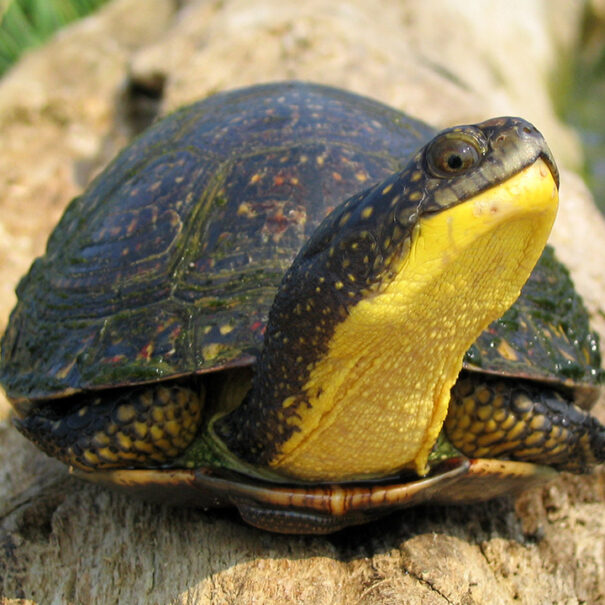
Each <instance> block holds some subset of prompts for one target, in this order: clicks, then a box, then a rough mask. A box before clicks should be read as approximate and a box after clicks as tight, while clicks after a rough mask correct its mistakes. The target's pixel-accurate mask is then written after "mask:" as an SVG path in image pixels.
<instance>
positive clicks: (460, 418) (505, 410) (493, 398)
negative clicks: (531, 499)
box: [444, 374, 605, 473]
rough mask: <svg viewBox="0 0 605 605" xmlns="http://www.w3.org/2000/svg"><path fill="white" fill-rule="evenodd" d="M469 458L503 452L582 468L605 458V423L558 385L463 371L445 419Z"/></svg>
mask: <svg viewBox="0 0 605 605" xmlns="http://www.w3.org/2000/svg"><path fill="white" fill-rule="evenodd" d="M444 428H445V432H446V434H447V437H448V439H449V440H450V441H451V443H452V444H453V445H454V446H455V447H456V448H457V449H459V450H460V451H461V452H462V453H463V454H465V455H466V456H469V457H471V458H504V459H510V460H521V461H525V462H535V463H537V464H546V465H549V466H552V467H554V468H556V469H557V470H564V471H571V472H574V473H582V472H586V471H587V470H589V469H590V467H591V466H593V465H595V464H598V463H600V462H604V461H605V426H603V425H602V424H601V423H600V422H599V421H598V420H597V419H596V418H595V417H594V416H591V415H590V414H589V413H587V412H585V411H583V410H581V409H580V408H578V407H577V406H576V405H574V404H573V402H572V401H570V400H569V399H566V398H565V397H564V395H562V394H561V393H560V392H559V391H557V390H555V389H550V388H548V387H545V386H544V385H539V384H533V383H531V382H529V381H522V380H517V379H515V380H507V379H505V378H489V377H486V376H482V375H481V374H466V375H464V374H463V375H461V377H460V379H459V380H458V382H457V383H456V384H455V385H454V387H453V388H452V396H451V402H450V406H449V411H448V416H447V418H446V421H445V424H444Z"/></svg>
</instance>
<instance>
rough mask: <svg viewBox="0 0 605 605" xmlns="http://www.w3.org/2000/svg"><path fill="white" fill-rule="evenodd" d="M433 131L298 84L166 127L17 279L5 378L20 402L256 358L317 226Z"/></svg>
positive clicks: (187, 113)
mask: <svg viewBox="0 0 605 605" xmlns="http://www.w3.org/2000/svg"><path fill="white" fill-rule="evenodd" d="M431 135H432V130H431V129H430V128H429V127H427V126H425V125H424V124H422V123H420V122H417V121H415V120H412V119H410V118H408V117H407V116H405V115H404V114H402V113H400V112H398V111H395V110H393V109H390V108H388V107H386V106H384V105H382V104H380V103H378V102H375V101H371V100H369V99H364V98H361V97H359V96H356V95H353V94H350V93H347V92H343V91H340V90H336V89H332V88H326V87H323V86H317V85H309V84H301V83H288V84H271V85H265V86H258V87H254V88H248V89H244V90H240V91H234V92H229V93H225V94H219V95H216V96H213V97H212V98H210V99H208V100H205V101H202V102H199V103H196V104H194V105H191V106H189V107H186V108H184V109H182V110H180V111H178V112H176V113H175V114H173V115H171V116H170V117H169V118H167V119H165V120H162V121H160V122H158V123H157V124H156V125H155V126H153V127H152V128H150V129H149V130H148V131H147V132H145V133H144V134H143V135H142V136H141V137H140V138H138V139H137V140H136V141H135V142H134V143H133V144H132V145H130V146H129V147H127V148H126V149H125V150H124V151H123V152H122V153H121V154H120V155H119V156H118V157H117V158H116V159H115V160H114V161H113V163H112V164H111V165H110V166H109V167H108V168H107V169H106V170H105V172H103V173H102V174H101V175H100V176H99V177H98V178H97V179H96V180H95V181H94V182H93V183H92V185H91V186H90V187H89V188H88V189H87V191H86V192H85V193H84V194H83V195H82V196H81V197H79V198H76V199H75V200H73V202H72V203H71V205H70V206H69V207H68V209H67V210H66V212H65V214H64V216H63V218H62V220H61V221H60V223H59V224H58V226H57V227H56V229H55V230H54V232H53V234H52V235H51V237H50V240H49V242H48V248H47V252H46V255H45V256H44V257H42V258H39V259H37V260H36V261H35V262H34V264H33V266H32V268H31V269H30V272H29V274H28V275H27V276H26V277H25V278H24V279H23V280H22V281H21V283H20V285H19V287H18V290H17V294H18V298H19V303H18V305H17V307H16V308H15V310H14V311H13V314H12V316H11V319H10V323H9V327H8V329H7V332H6V334H5V336H4V340H3V342H2V364H0V372H1V373H0V382H2V383H3V384H4V385H5V387H6V389H7V391H8V393H9V396H10V397H11V398H12V399H13V400H15V401H16V402H18V401H22V400H25V399H29V400H35V399H40V398H48V397H57V396H61V395H65V394H68V393H71V392H75V391H78V390H81V389H89V388H103V387H107V386H116V385H126V384H135V383H140V382H146V381H154V380H159V379H164V378H169V377H173V376H178V375H185V374H192V373H196V372H207V371H209V370H212V369H215V368H221V367H228V366H233V365H243V364H249V363H252V362H253V360H254V357H255V355H256V353H257V351H258V349H259V347H260V346H261V344H262V340H263V332H264V327H265V323H266V318H267V314H268V310H269V307H270V305H271V302H272V300H273V297H274V293H275V290H276V287H277V285H278V284H279V282H280V280H281V277H282V275H283V273H284V271H285V269H286V268H287V267H288V266H289V264H290V263H291V261H292V259H293V257H294V256H295V254H296V253H297V252H298V250H299V249H300V247H301V246H302V244H303V243H304V242H305V241H306V240H307V239H308V237H309V235H310V233H312V232H313V231H314V230H315V228H316V227H317V225H318V224H319V222H320V221H321V220H322V219H323V217H324V216H325V215H326V214H327V213H328V212H330V211H331V210H332V209H333V208H334V207H335V206H336V205H338V204H339V203H341V202H342V201H344V200H345V199H346V198H347V197H349V196H350V195H351V194H353V193H355V192H358V191H360V190H363V189H365V188H367V187H369V186H370V185H372V184H373V183H375V182H376V181H379V180H381V179H383V178H384V177H385V176H387V175H389V174H392V173H394V172H396V171H397V170H399V169H401V167H402V166H403V164H404V163H405V160H406V158H407V156H408V155H409V154H410V153H411V152H412V151H414V150H415V149H416V148H417V147H418V146H419V145H420V144H421V143H422V142H424V141H426V140H427V139H428V138H430V136H431Z"/></svg>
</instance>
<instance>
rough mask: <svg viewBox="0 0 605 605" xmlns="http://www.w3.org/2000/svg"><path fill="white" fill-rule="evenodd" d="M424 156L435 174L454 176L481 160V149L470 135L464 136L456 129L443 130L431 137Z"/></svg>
mask: <svg viewBox="0 0 605 605" xmlns="http://www.w3.org/2000/svg"><path fill="white" fill-rule="evenodd" d="M426 158H427V163H428V167H429V169H430V170H431V172H432V173H433V174H434V175H435V176H437V177H442V178H455V177H458V176H460V175H463V174H465V173H466V172H467V171H468V170H471V169H472V168H473V167H475V166H476V165H477V164H478V163H479V162H480V161H481V150H480V149H479V145H478V144H475V141H474V139H473V138H472V137H464V136H463V135H462V134H458V133H457V132H456V131H454V132H448V131H445V132H444V133H443V134H441V135H439V136H437V137H435V139H433V141H432V142H431V144H430V145H429V147H428V148H427V151H426Z"/></svg>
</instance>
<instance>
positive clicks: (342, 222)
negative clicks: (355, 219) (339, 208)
mask: <svg viewBox="0 0 605 605" xmlns="http://www.w3.org/2000/svg"><path fill="white" fill-rule="evenodd" d="M350 218H351V213H350V212H345V213H344V214H343V215H342V216H341V217H340V220H339V221H338V226H339V227H344V226H345V225H346V224H347V221H348V220H349V219H350Z"/></svg>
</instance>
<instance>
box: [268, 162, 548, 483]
mask: <svg viewBox="0 0 605 605" xmlns="http://www.w3.org/2000/svg"><path fill="white" fill-rule="evenodd" d="M556 206H557V189H556V186H555V184H554V182H553V180H552V177H551V175H550V171H549V170H548V168H547V167H546V166H545V164H544V163H543V162H542V160H538V161H537V162H536V163H535V164H533V165H532V166H530V167H529V168H526V169H525V170H524V171H522V172H521V173H519V174H517V175H516V176H514V177H513V178H511V179H510V180H509V181H507V182H506V183H503V184H501V185H499V186H497V187H494V188H492V189H490V190H488V191H486V192H484V193H482V194H480V195H479V196H476V197H475V198H473V199H472V200H469V201H468V202H464V203H462V204H459V205H457V206H455V207H453V208H450V209H448V210H445V211H442V212H439V213H438V214H435V215H433V216H429V217H426V218H424V219H422V220H421V221H420V223H419V224H418V225H417V227H416V228H415V231H414V234H413V237H412V241H411V247H410V250H409V253H408V254H406V255H405V258H403V259H402V260H401V261H399V266H398V267H394V268H395V271H396V274H395V277H394V278H393V279H392V281H390V282H389V283H388V284H383V285H382V288H381V289H379V291H377V292H373V293H371V294H369V295H368V296H367V297H366V298H364V299H363V300H361V301H360V302H359V303H358V304H357V305H356V306H354V307H353V308H352V309H350V313H349V316H348V318H347V319H346V320H345V321H344V322H342V323H341V324H339V325H338V326H337V327H336V330H335V333H334V336H333V338H332V341H331V344H330V347H329V351H328V354H327V355H326V356H325V357H323V358H322V359H321V360H320V361H319V362H318V363H316V364H315V366H314V367H313V368H312V369H311V372H310V375H309V379H308V381H307V383H306V384H305V385H304V391H305V393H306V399H307V401H308V402H309V406H308V407H305V408H304V409H302V410H300V411H299V414H298V415H297V416H294V417H293V418H292V422H293V423H295V424H296V426H297V427H298V429H299V430H298V431H295V432H294V433H293V436H292V437H291V438H290V439H289V440H288V441H287V442H286V443H285V444H284V447H283V448H282V450H281V452H280V453H279V454H278V455H277V456H275V457H274V459H273V460H272V461H271V463H270V466H271V467H272V468H274V469H275V470H277V471H278V472H280V473H284V474H287V475H291V476H294V477H297V478H300V479H306V480H316V479H323V480H342V479H348V478H357V477H369V476H379V475H384V474H387V473H390V472H392V471H396V470H399V469H401V468H404V467H411V468H414V469H415V470H416V471H417V472H418V473H419V474H424V473H425V472H426V464H427V457H428V454H429V452H430V450H431V448H432V446H433V444H434V442H435V440H436V438H437V436H438V434H439V431H440V430H441V425H442V423H443V420H444V418H445V415H446V412H447V406H448V403H449V392H450V388H451V386H452V385H453V383H454V382H455V380H456V378H457V375H458V373H459V371H460V367H461V365H462V358H463V355H464V353H465V352H466V350H467V349H468V347H469V346H470V345H471V344H472V343H473V342H474V340H475V339H476V338H477V336H478V335H479V334H480V333H481V331H482V330H483V329H485V328H486V327H487V325H488V324H489V323H490V322H491V321H493V320H494V319H496V318H497V317H499V316H500V315H501V314H502V313H503V312H504V311H505V310H506V309H507V308H508V307H509V306H510V305H511V304H512V303H513V302H514V300H515V299H516V298H517V296H518V295H519V291H520V289H521V287H522V286H523V284H524V283H525V281H526V279H527V278H528V276H529V274H530V272H531V270H532V268H533V266H534V264H535V263H536V261H537V259H538V257H539V255H540V253H541V251H542V249H543V247H544V245H545V243H546V239H547V237H548V233H549V232H550V228H551V226H552V222H553V220H554V216H555V213H556ZM288 403H289V402H288V400H286V401H285V402H284V406H287V405H288Z"/></svg>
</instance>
